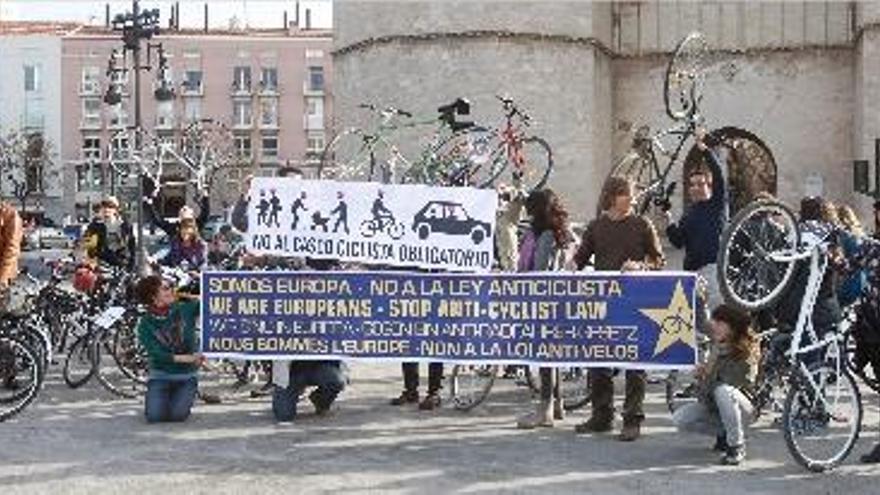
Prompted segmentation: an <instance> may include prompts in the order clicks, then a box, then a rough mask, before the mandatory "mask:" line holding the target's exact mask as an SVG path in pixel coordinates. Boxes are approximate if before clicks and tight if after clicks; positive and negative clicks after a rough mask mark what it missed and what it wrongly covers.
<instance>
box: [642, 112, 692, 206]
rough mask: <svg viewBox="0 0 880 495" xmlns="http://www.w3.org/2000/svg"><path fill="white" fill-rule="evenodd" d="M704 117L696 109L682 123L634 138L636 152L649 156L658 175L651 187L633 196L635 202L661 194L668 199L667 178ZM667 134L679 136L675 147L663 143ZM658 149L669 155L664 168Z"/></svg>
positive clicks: (664, 154) (663, 154)
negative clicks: (646, 135) (661, 165)
mask: <svg viewBox="0 0 880 495" xmlns="http://www.w3.org/2000/svg"><path fill="white" fill-rule="evenodd" d="M702 120H703V118H702V117H701V116H700V114H699V113H697V112H696V111H695V112H694V113H693V115H692V116H691V117H689V118H688V119H687V120H685V121H684V122H682V123H680V124H676V125H674V126H673V127H670V128H668V129H666V130H663V131H660V132H657V133H655V134H654V135H653V136H651V137H640V136H636V138H635V139H634V140H633V141H634V142H633V147H634V148H635V149H636V152H637V153H638V154H639V155H640V156H642V157H643V158H647V159H648V161H649V162H650V163H651V168H652V173H653V174H654V176H655V177H656V179H655V180H654V181H653V183H652V184H651V186H650V187H648V188H646V189H645V190H644V191H641V192H640V193H639V194H637V195H636V196H635V197H633V204H639V203H640V202H641V201H642V199H644V197H645V196H648V197H655V196H660V197H659V198H657V199H666V198H663V197H662V196H665V194H666V191H665V189H666V180H667V177H668V176H669V172H670V171H671V170H672V167H673V166H674V165H675V164H676V163H677V162H678V159H679V157H680V156H681V152H682V150H684V145H685V143H687V141H688V138H690V137H691V136H693V135H694V131H695V130H696V128H697V125H698V124H699V123H701V122H702ZM666 136H676V137H678V143H677V144H676V145H675V146H674V148H673V147H669V148H667V147H666V146H664V144H663V138H665V137H666ZM655 150H658V151H659V152H660V154H661V155H662V156H665V157H668V159H669V160H668V161H667V163H666V167H665V168H663V170H661V169H660V161H659V160H658V159H657V152H656V151H655Z"/></svg>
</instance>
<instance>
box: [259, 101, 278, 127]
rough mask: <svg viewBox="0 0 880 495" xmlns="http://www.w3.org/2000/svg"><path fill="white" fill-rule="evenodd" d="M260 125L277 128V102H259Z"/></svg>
mask: <svg viewBox="0 0 880 495" xmlns="http://www.w3.org/2000/svg"><path fill="white" fill-rule="evenodd" d="M260 125H262V126H264V127H278V100H277V99H275V98H263V100H262V101H261V102H260Z"/></svg>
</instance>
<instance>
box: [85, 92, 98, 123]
mask: <svg viewBox="0 0 880 495" xmlns="http://www.w3.org/2000/svg"><path fill="white" fill-rule="evenodd" d="M82 125H83V127H101V100H100V99H98V98H85V99H83V115H82Z"/></svg>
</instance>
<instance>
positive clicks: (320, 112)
mask: <svg viewBox="0 0 880 495" xmlns="http://www.w3.org/2000/svg"><path fill="white" fill-rule="evenodd" d="M306 105H307V109H306V111H307V112H308V114H309V117H323V116H324V99H323V98H309V99H308V100H307V101H306Z"/></svg>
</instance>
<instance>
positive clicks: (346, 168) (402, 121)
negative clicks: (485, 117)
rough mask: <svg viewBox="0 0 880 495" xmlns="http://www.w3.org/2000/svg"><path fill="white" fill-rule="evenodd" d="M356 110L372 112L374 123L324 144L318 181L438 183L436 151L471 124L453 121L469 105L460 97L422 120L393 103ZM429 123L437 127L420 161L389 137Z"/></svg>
mask: <svg viewBox="0 0 880 495" xmlns="http://www.w3.org/2000/svg"><path fill="white" fill-rule="evenodd" d="M358 108H361V109H364V110H368V111H370V112H371V113H372V114H373V115H374V116H375V118H376V119H377V120H378V124H377V125H376V127H375V129H374V130H372V131H368V130H365V129H362V128H358V127H350V128H347V129H344V130H342V131H341V132H340V133H338V134H337V135H336V136H335V137H334V138H333V139H332V140H331V141H330V142H329V143H327V145H326V146H325V147H324V150H323V152H322V153H321V161H320V163H319V164H318V170H317V177H318V179H322V178H324V179H327V178H330V179H337V180H343V181H365V182H370V181H372V182H381V183H384V184H388V183H394V182H401V183H420V184H436V183H437V180H436V178H435V177H433V176H432V175H431V173H430V171H431V170H433V169H434V168H435V167H434V166H433V165H431V164H432V163H434V162H436V161H439V160H440V158H439V156H438V152H437V150H438V149H439V148H441V147H443V146H444V145H445V144H446V143H448V142H453V141H454V140H455V136H457V135H458V134H460V133H461V131H463V130H465V129H469V128H471V127H473V125H474V123H473V122H470V121H459V120H458V119H457V117H458V116H460V115H468V114H469V113H470V103H469V102H468V101H467V100H465V99H463V98H458V99H456V100H455V101H454V102H452V103H450V104H447V105H442V106H440V107H439V108H438V109H437V112H438V116H437V117H433V118H428V119H423V120H409V119H413V114H412V113H411V112H408V111H406V110H401V109H399V108H396V107H393V106H388V107H383V108H380V107H378V106H376V105H374V104H370V103H362V104H360V105H358ZM428 125H435V126H436V127H435V130H434V132H433V133H432V135H431V138H430V139H429V142H428V144H427V145H426V146H425V147H424V149H423V150H422V152H421V154H420V157H419V159H418V160H416V161H412V160H410V159H408V158H406V157H405V156H404V154H403V152H402V151H401V149H400V146H399V145H397V144H396V143H395V142H393V141H392V139H391V138H392V136H393V135H395V134H397V133H399V132H401V131H402V130H404V129H412V128H417V127H422V126H428Z"/></svg>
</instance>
